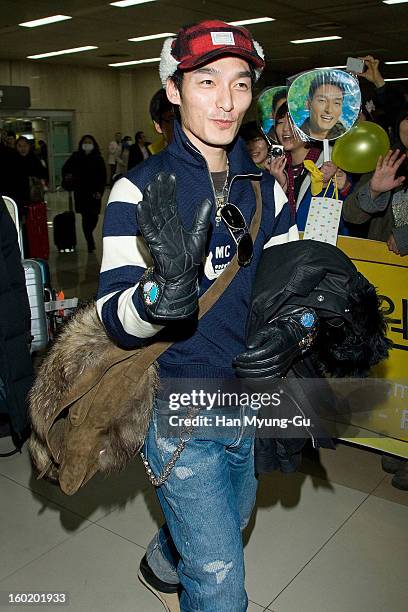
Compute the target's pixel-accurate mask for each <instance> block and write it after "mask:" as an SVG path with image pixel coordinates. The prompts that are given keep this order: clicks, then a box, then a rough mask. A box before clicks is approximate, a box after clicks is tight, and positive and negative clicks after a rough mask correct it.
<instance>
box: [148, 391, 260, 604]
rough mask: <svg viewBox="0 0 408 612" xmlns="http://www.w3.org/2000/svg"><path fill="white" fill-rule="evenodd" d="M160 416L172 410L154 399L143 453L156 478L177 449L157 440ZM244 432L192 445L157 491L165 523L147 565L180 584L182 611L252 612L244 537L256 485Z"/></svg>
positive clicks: (249, 439)
mask: <svg viewBox="0 0 408 612" xmlns="http://www.w3.org/2000/svg"><path fill="white" fill-rule="evenodd" d="M160 410H167V404H166V403H165V402H163V401H160V400H156V403H155V408H154V411H153V417H152V420H151V423H150V427H149V431H148V435H147V437H146V441H145V445H144V448H143V452H144V454H145V457H146V458H147V459H148V461H149V463H150V466H151V468H152V470H153V472H154V474H155V475H156V476H158V475H159V473H160V472H161V471H162V468H163V466H164V465H165V464H166V463H167V461H168V460H169V458H170V457H171V455H172V452H173V451H174V449H175V447H176V445H177V442H178V440H177V439H174V438H162V437H160V436H159V435H158V433H157V416H158V413H159V412H160ZM238 410H239V409H237V411H238ZM242 413H243V409H241V416H242ZM243 433H244V432H243V429H242V428H240V427H238V426H236V427H234V428H231V438H230V439H229V440H217V439H215V440H208V439H203V438H199V439H198V438H192V439H191V440H189V441H188V442H187V443H186V446H185V448H184V450H183V452H182V453H181V456H180V458H179V459H178V460H177V462H176V465H175V467H174V468H173V470H172V472H171V474H170V476H169V478H168V479H167V480H166V481H165V483H164V484H163V485H161V486H160V487H157V489H156V492H157V496H158V499H159V502H160V505H161V508H162V511H163V514H164V516H165V519H166V524H165V525H163V527H162V528H161V529H160V530H159V531H158V533H157V534H156V535H155V537H154V538H153V540H152V541H151V542H150V544H149V546H148V548H147V551H146V556H147V561H148V564H149V566H150V567H151V569H152V570H153V572H154V573H155V574H156V575H157V576H158V577H159V578H161V579H162V580H164V581H165V582H170V583H172V584H178V583H179V582H180V583H181V585H182V593H181V599H180V607H181V610H182V612H214V611H215V610H217V612H245V611H246V610H247V606H248V597H247V594H246V592H245V586H244V581H245V569H244V554H243V543H242V534H241V531H242V529H244V527H245V526H246V525H247V523H248V521H249V518H250V516H251V513H252V509H253V507H254V504H255V497H256V489H257V479H256V478H255V473H254V438H253V435H248V433H246V435H245V436H243ZM193 435H194V433H193Z"/></svg>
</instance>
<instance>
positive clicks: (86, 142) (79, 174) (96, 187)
mask: <svg viewBox="0 0 408 612" xmlns="http://www.w3.org/2000/svg"><path fill="white" fill-rule="evenodd" d="M62 176H63V182H64V183H65V185H66V186H67V188H68V189H72V191H73V192H74V201H75V211H76V212H77V213H80V214H81V215H82V229H83V232H84V235H85V238H86V242H87V244H88V252H89V253H92V251H94V250H95V241H94V238H93V231H94V229H95V227H96V225H97V223H98V216H99V213H100V212H101V199H102V195H103V192H104V189H105V184H106V168H105V162H104V161H103V158H102V155H101V152H100V150H99V146H98V143H97V142H96V140H95V138H94V137H93V136H91V135H90V134H85V135H84V136H82V138H81V140H80V141H79V145H78V150H77V151H74V153H73V154H72V155H71V157H70V158H69V159H68V160H67V161H66V162H65V164H64V165H63V167H62Z"/></svg>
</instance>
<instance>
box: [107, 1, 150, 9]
mask: <svg viewBox="0 0 408 612" xmlns="http://www.w3.org/2000/svg"><path fill="white" fill-rule="evenodd" d="M155 1H156V0H120V1H119V2H110V3H109V4H111V5H112V6H119V7H120V8H126V7H127V6H133V5H134V4H146V2H155Z"/></svg>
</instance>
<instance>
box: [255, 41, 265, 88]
mask: <svg viewBox="0 0 408 612" xmlns="http://www.w3.org/2000/svg"><path fill="white" fill-rule="evenodd" d="M253 43H254V47H255V51H256V52H257V54H258V55H259V57H261V58H262V59H263V60H264V61H265V54H264V50H263V49H262V47H261V45H260V44H259V42H258V41H257V40H253ZM262 71H263V68H255V76H256V80H258V79H259V77H260V76H261V74H262Z"/></svg>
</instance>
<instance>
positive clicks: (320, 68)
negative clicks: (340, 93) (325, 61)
mask: <svg viewBox="0 0 408 612" xmlns="http://www.w3.org/2000/svg"><path fill="white" fill-rule="evenodd" d="M334 68H347V66H319V67H318V68H315V70H333V69H334Z"/></svg>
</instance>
